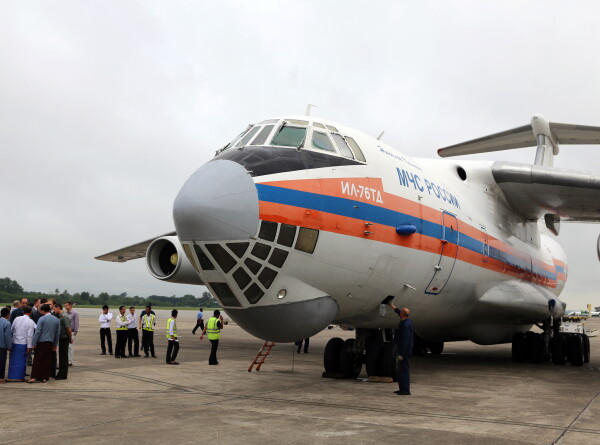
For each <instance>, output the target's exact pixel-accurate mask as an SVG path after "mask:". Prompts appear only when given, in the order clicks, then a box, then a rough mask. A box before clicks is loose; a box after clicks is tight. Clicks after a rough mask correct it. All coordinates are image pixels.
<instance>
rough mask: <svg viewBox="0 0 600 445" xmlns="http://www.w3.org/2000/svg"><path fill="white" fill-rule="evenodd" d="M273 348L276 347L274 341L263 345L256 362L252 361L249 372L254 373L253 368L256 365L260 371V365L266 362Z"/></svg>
mask: <svg viewBox="0 0 600 445" xmlns="http://www.w3.org/2000/svg"><path fill="white" fill-rule="evenodd" d="M273 346H275V343H274V342H272V341H268V340H267V341H266V342H264V343H263V345H262V347H261V348H260V351H258V354H256V357H254V360H253V361H252V363H250V367H249V368H248V372H252V368H253V367H254V365H256V370H257V371H260V365H262V364H263V363H264V362H265V360H266V359H267V356H268V355H269V353H270V352H271V348H272V347H273Z"/></svg>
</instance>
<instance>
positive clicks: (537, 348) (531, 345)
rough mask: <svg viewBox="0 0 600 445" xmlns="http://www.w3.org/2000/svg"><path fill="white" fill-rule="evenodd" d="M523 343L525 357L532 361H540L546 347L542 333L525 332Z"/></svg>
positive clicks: (542, 359)
mask: <svg viewBox="0 0 600 445" xmlns="http://www.w3.org/2000/svg"><path fill="white" fill-rule="evenodd" d="M525 344H526V350H527V359H529V360H530V361H531V362H532V363H542V362H543V361H544V358H545V355H546V348H545V345H544V338H543V337H542V335H541V334H536V333H535V332H531V331H529V332H527V333H526V334H525Z"/></svg>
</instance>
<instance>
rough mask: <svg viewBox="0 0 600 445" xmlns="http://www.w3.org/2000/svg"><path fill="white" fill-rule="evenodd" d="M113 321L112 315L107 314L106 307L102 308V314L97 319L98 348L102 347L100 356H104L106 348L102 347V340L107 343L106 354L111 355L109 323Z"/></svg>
mask: <svg viewBox="0 0 600 445" xmlns="http://www.w3.org/2000/svg"><path fill="white" fill-rule="evenodd" d="M112 319H113V314H112V313H111V312H108V306H107V305H104V306H102V313H101V314H100V317H99V318H98V321H99V322H100V346H101V347H102V354H100V355H106V346H105V345H104V340H105V339H106V341H107V342H108V353H109V354H110V355H112V353H113V351H112V337H111V335H110V322H111V321H112Z"/></svg>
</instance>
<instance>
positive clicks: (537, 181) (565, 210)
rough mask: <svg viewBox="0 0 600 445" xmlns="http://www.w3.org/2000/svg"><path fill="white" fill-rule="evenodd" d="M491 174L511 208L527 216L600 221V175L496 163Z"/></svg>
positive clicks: (537, 166)
mask: <svg viewBox="0 0 600 445" xmlns="http://www.w3.org/2000/svg"><path fill="white" fill-rule="evenodd" d="M492 174H493V176H494V179H495V181H496V183H497V184H498V186H500V188H501V189H502V192H503V193H504V196H506V199H507V201H508V202H509V204H510V205H511V207H512V208H513V209H514V210H515V211H516V212H517V213H519V214H520V215H522V216H523V217H525V218H527V219H532V220H533V219H541V218H543V217H544V215H546V214H553V215H556V216H558V217H560V219H561V220H563V221H582V222H600V175H592V174H589V173H583V172H578V171H572V170H565V169H559V168H554V167H546V166H541V165H529V164H517V163H512V162H494V163H493V165H492Z"/></svg>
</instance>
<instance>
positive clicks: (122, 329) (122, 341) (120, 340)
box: [115, 306, 129, 358]
mask: <svg viewBox="0 0 600 445" xmlns="http://www.w3.org/2000/svg"><path fill="white" fill-rule="evenodd" d="M116 323H117V346H116V347H115V358H126V357H127V356H126V355H125V347H126V346H127V335H128V329H129V328H128V327H127V326H129V320H128V319H127V315H125V306H120V307H119V315H117V322H116Z"/></svg>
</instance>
